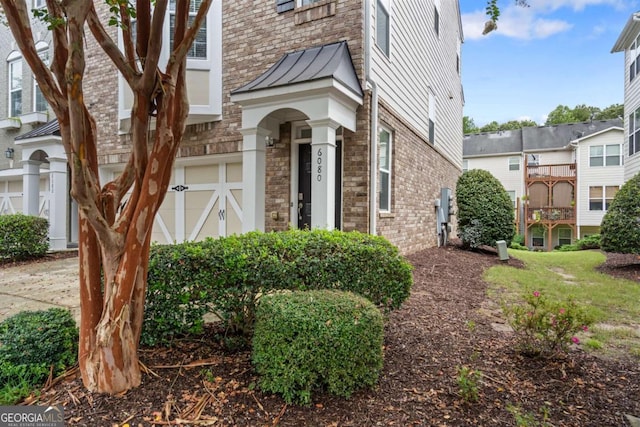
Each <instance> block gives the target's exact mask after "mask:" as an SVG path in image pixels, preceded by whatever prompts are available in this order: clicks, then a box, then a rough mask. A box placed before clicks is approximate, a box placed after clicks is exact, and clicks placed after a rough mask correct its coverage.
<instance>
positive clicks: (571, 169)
mask: <svg viewBox="0 0 640 427" xmlns="http://www.w3.org/2000/svg"><path fill="white" fill-rule="evenodd" d="M575 176H576V164H575V163H563V164H558V165H540V166H531V165H527V178H529V179H536V178H547V177H575Z"/></svg>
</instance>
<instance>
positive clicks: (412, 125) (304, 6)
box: [0, 0, 464, 253]
mask: <svg viewBox="0 0 640 427" xmlns="http://www.w3.org/2000/svg"><path fill="white" fill-rule="evenodd" d="M192 3H193V7H194V10H195V8H196V7H197V6H198V4H199V1H197V0H196V1H193V2H192ZM96 7H98V8H99V9H100V10H101V11H102V13H104V14H105V15H106V14H107V13H108V12H107V9H106V6H105V4H104V2H102V1H96ZM170 14H171V7H170V10H169V14H168V15H169V17H168V19H167V23H166V31H165V33H166V34H165V37H164V45H165V50H167V52H168V49H167V48H166V47H167V46H169V45H170V43H171V35H170V33H171V32H170V21H171V19H170ZM110 30H111V31H112V37H113V38H114V40H117V39H118V34H117V30H116V29H115V28H114V27H110ZM6 32H8V30H7V29H6V28H5V29H0V33H6ZM37 35H38V40H37V41H38V42H39V43H40V44H41V46H42V49H43V52H44V53H46V52H48V53H49V54H50V53H51V51H50V49H51V48H52V46H51V43H50V38H49V36H48V34H47V32H46V30H42V31H40V32H38V33H37ZM2 38H3V39H2V40H3V41H4V40H6V39H7V35H6V34H2ZM462 41H463V35H462V27H461V21H460V10H459V5H458V2H452V1H441V0H425V1H399V0H319V1H311V0H255V1H253V2H250V3H249V2H231V1H221V0H216V1H214V3H213V4H212V6H211V9H210V12H209V15H208V19H207V22H206V26H205V27H203V29H202V30H201V31H200V34H199V36H198V38H197V39H196V42H195V43H194V46H193V47H192V49H191V52H190V54H189V59H188V68H189V71H188V77H187V78H188V84H189V99H190V104H191V107H190V108H191V109H190V115H189V119H188V126H187V131H186V134H185V138H184V140H183V142H182V145H181V148H180V151H179V154H178V158H177V159H176V163H175V168H174V171H173V176H172V184H171V185H170V189H169V192H168V194H167V197H166V199H165V201H164V203H163V205H162V207H161V209H160V211H159V213H158V215H157V217H156V222H155V225H154V230H153V238H152V240H154V241H157V242H161V243H164V242H174V241H184V240H198V239H202V238H204V237H207V236H213V237H216V236H224V235H229V234H233V233H241V232H247V231H250V230H265V231H270V230H285V229H287V228H289V227H299V228H306V227H308V228H316V227H319V228H328V229H333V228H339V229H342V230H346V231H349V230H359V231H362V232H369V233H373V234H379V235H382V236H385V237H386V238H388V239H389V240H390V241H391V242H392V243H394V244H396V245H397V246H398V247H399V248H400V249H401V251H402V252H403V253H410V252H413V251H416V250H419V249H422V248H425V247H429V246H433V245H435V244H436V242H437V238H438V224H439V222H438V220H437V213H438V211H437V208H436V207H435V202H436V199H439V198H440V195H441V189H442V188H450V189H454V188H455V183H456V180H457V177H458V176H459V174H460V173H461V164H462V107H463V102H464V100H463V92H462V84H461V77H460V73H461V58H460V50H461V43H462ZM87 47H88V58H87V71H86V80H85V87H86V88H87V96H86V100H87V104H88V106H89V108H90V110H91V112H92V113H93V114H94V116H95V117H96V120H97V122H98V130H99V132H100V137H99V141H100V151H99V155H100V158H99V161H100V164H101V177H102V179H103V180H107V179H110V178H112V177H113V176H114V175H115V174H117V173H119V172H120V171H121V170H122V168H123V167H124V165H125V161H126V159H127V156H128V153H129V147H130V144H129V138H130V136H129V134H128V131H129V129H128V126H129V111H128V109H129V107H130V106H131V99H132V98H131V93H130V91H129V90H128V88H126V87H125V86H124V84H123V80H122V79H120V78H119V76H118V74H117V72H116V71H115V69H114V68H113V67H111V64H110V63H109V61H108V60H107V58H106V56H105V55H104V54H103V52H102V51H101V50H100V48H99V46H97V44H96V43H95V41H94V40H93V38H92V37H91V36H90V35H89V34H88V36H87ZM1 49H2V52H1V53H2V54H4V55H5V58H6V61H4V64H3V65H4V66H5V67H6V70H5V72H4V73H3V74H2V75H3V78H6V79H10V78H11V76H13V77H14V78H13V82H14V83H16V81H17V80H16V78H15V74H16V73H17V71H16V69H17V67H18V66H17V65H15V64H16V63H18V62H20V61H21V56H20V54H19V52H18V51H16V49H15V44H13V45H12V43H11V42H7V43H3V44H2V46H1ZM21 68H22V69H21V70H20V72H21V77H22V84H21V85H17V86H20V88H21V92H22V93H21V97H22V98H21V99H22V101H23V102H22V107H23V108H22V111H21V112H19V113H20V114H14V113H16V111H13V112H11V111H10V102H11V100H12V99H13V98H11V96H10V97H9V98H10V99H9V100H8V101H9V102H8V103H5V102H1V101H3V100H0V125H1V126H0V128H1V129H0V148H1V149H2V151H5V152H6V153H7V155H6V156H3V159H2V160H1V161H0V211H1V212H2V213H11V212H14V211H25V212H28V213H33V214H40V215H44V216H47V217H49V218H50V220H52V230H51V234H52V237H54V239H52V242H53V243H55V244H54V245H53V246H54V247H62V246H67V245H72V244H73V243H74V238H75V235H76V234H75V233H76V232H75V231H74V230H75V227H77V226H76V225H75V222H76V221H75V219H76V216H75V213H74V206H73V203H72V202H71V201H70V200H69V198H68V189H67V188H66V187H65V185H64V184H65V183H66V181H67V177H66V169H65V168H63V167H61V164H63V163H61V162H63V161H64V153H62V155H61V145H60V140H59V136H57V135H56V125H55V121H54V122H51V123H49V124H48V125H46V126H43V127H38V126H36V125H35V124H29V123H25V121H24V120H22V121H21V122H20V121H19V120H13V121H12V119H15V118H16V117H15V116H18V118H19V117H22V116H26V115H28V114H31V113H33V112H37V108H36V103H35V97H36V95H37V94H36V90H37V88H33V87H31V88H28V87H27V86H28V85H27V84H26V82H29V85H31V81H32V79H31V76H30V71H29V70H28V67H27V66H26V63H24V62H23V63H22V65H21ZM12 73H13V74H12ZM5 84H7V82H5ZM14 86H16V84H14ZM17 90H18V89H15V88H14V92H15V91H17ZM12 93H13V92H12ZM14 98H15V97H14ZM30 99H32V101H30ZM32 106H33V107H32ZM14 110H15V109H14ZM43 113H44V114H45V116H44V117H46V111H44V112H43ZM49 117H51V116H50V115H49ZM2 119H4V120H2ZM40 120H42V119H40ZM38 125H40V123H38ZM9 149H12V150H13V151H12V152H11V154H12V156H13V158H12V159H9V158H8V157H9V154H8V153H9ZM9 160H11V161H9ZM54 184H56V185H54ZM441 219H442V218H441Z"/></svg>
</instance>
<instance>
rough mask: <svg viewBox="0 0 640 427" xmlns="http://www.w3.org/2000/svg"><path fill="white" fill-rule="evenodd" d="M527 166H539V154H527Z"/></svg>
mask: <svg viewBox="0 0 640 427" xmlns="http://www.w3.org/2000/svg"><path fill="white" fill-rule="evenodd" d="M527 164H528V165H529V166H538V165H539V164H540V154H527Z"/></svg>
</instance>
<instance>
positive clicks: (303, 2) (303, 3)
mask: <svg viewBox="0 0 640 427" xmlns="http://www.w3.org/2000/svg"><path fill="white" fill-rule="evenodd" d="M319 1H320V0H300V6H307V5H310V4H313V3H317V2H319Z"/></svg>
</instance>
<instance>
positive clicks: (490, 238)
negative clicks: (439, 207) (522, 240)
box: [456, 169, 515, 249]
mask: <svg viewBox="0 0 640 427" xmlns="http://www.w3.org/2000/svg"><path fill="white" fill-rule="evenodd" d="M456 203H457V205H458V230H459V233H458V234H459V235H460V238H461V239H462V243H463V245H464V246H466V247H467V248H471V249H474V248H477V247H478V246H481V245H488V246H495V244H496V241H497V240H504V241H505V242H511V240H512V239H513V236H514V234H515V226H514V216H513V202H512V201H511V199H510V198H509V194H507V192H506V191H505V189H504V187H503V186H502V184H501V183H500V181H498V179H496V178H495V177H494V176H493V175H491V173H490V172H487V171H485V170H481V169H472V170H470V171H467V172H465V173H463V174H462V175H461V176H460V178H458V183H457V185H456Z"/></svg>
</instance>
